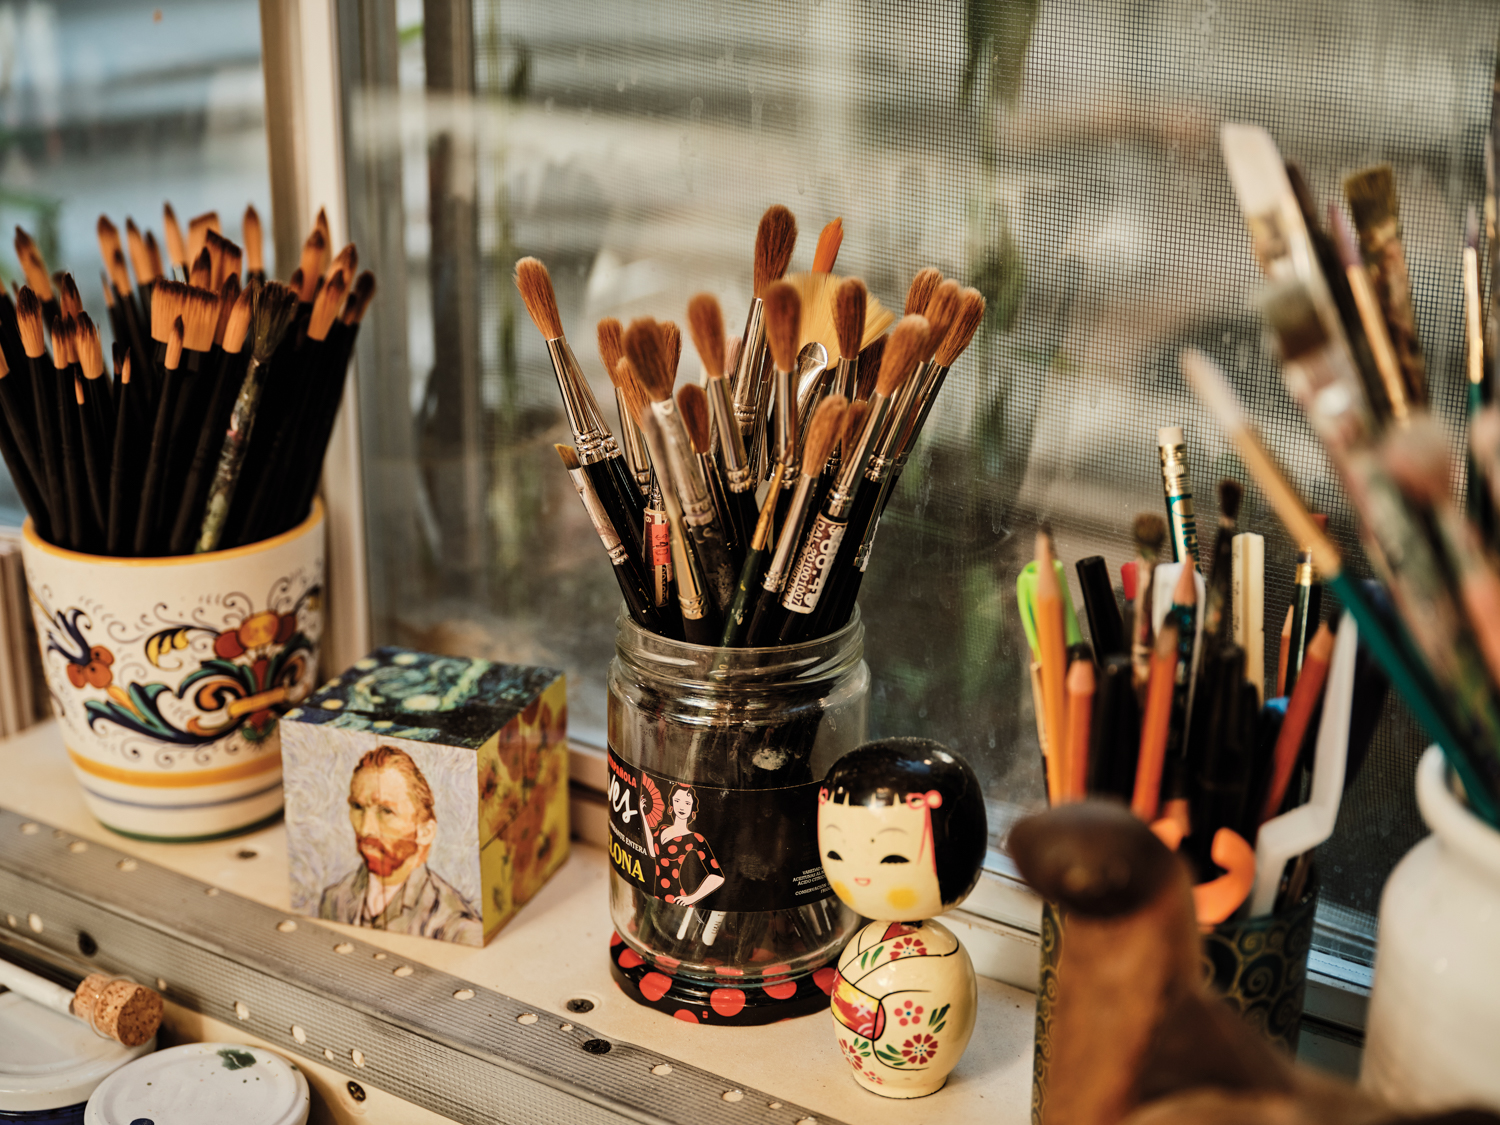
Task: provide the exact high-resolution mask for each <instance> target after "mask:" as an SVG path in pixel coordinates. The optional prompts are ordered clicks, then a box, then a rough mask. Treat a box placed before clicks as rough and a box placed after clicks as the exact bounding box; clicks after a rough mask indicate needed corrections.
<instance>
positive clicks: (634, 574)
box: [553, 444, 662, 633]
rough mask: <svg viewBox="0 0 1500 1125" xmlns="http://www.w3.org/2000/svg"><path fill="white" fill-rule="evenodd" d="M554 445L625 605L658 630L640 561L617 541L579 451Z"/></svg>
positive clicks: (641, 623)
mask: <svg viewBox="0 0 1500 1125" xmlns="http://www.w3.org/2000/svg"><path fill="white" fill-rule="evenodd" d="M553 448H554V449H556V450H557V455H558V456H559V457H561V458H562V463H563V468H565V469H566V470H567V471H568V476H569V477H570V478H571V479H572V481H573V487H574V488H576V489H577V490H578V498H579V499H580V500H582V501H583V508H584V511H586V512H587V513H588V516H589V522H590V523H592V524H593V525H594V532H595V533H596V534H597V535H598V536H599V541H600V542H601V543H603V544H604V551H605V553H606V554H608V555H609V561H610V564H611V568H612V569H613V570H614V572H615V579H616V581H618V582H619V584H620V593H621V595H622V596H623V597H624V599H625V608H626V609H627V610H628V611H629V612H630V616H631V618H632V619H633V620H634V621H635V623H636V624H637V625H639V626H640V627H641V628H642V629H649V630H651V631H652V632H653V633H660V632H661V631H662V622H661V618H660V615H659V614H658V613H657V611H656V606H655V605H654V604H653V600H652V597H651V595H650V594H649V593H648V592H647V588H646V579H645V576H644V575H643V574H642V573H641V568H640V563H639V562H638V561H637V560H636V559H635V558H634V557H632V556H631V554H630V552H629V551H627V550H626V549H625V545H624V544H623V543H621V542H620V537H619V536H618V535H616V534H615V529H614V526H613V525H612V524H611V523H610V522H609V513H607V512H606V511H605V510H604V506H603V505H602V504H601V503H599V497H598V495H597V494H596V493H595V492H594V482H593V480H592V479H590V477H589V475H588V474H587V473H586V472H584V471H583V466H582V464H581V463H580V462H579V460H578V454H577V453H575V452H574V451H573V449H572V447H571V446H567V445H560V444H554V445H553Z"/></svg>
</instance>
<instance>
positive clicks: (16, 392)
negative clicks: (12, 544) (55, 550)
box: [0, 352, 52, 540]
mask: <svg viewBox="0 0 1500 1125" xmlns="http://www.w3.org/2000/svg"><path fill="white" fill-rule="evenodd" d="M20 383H21V378H20V376H19V375H15V376H13V375H12V374H11V370H10V365H9V364H8V363H7V362H6V360H5V355H4V353H3V352H0V411H3V413H4V418H5V424H4V426H0V455H3V457H4V459H5V467H6V468H7V469H8V470H9V471H10V479H11V480H12V481H13V482H15V486H16V493H17V495H19V496H20V498H21V503H22V504H23V505H24V506H25V508H26V512H27V514H28V515H30V516H31V519H32V523H33V525H34V526H35V528H36V532H37V534H38V535H40V536H41V537H42V538H43V539H44V540H47V539H51V538H52V522H51V513H50V512H49V511H48V509H47V502H46V500H45V499H44V498H43V495H42V487H43V485H42V481H43V479H44V478H43V472H42V467H41V464H40V461H39V459H38V454H37V449H36V443H35V442H34V441H32V433H31V421H30V419H29V417H28V414H29V412H30V406H29V404H28V403H25V402H23V401H21V399H22V390H21V387H20Z"/></svg>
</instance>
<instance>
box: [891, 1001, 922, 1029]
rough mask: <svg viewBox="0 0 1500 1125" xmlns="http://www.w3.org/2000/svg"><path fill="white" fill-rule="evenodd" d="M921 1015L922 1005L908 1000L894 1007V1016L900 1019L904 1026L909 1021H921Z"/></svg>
mask: <svg viewBox="0 0 1500 1125" xmlns="http://www.w3.org/2000/svg"><path fill="white" fill-rule="evenodd" d="M921 1015H922V1006H921V1005H920V1004H913V1003H912V1001H910V1000H908V1001H907V1002H906V1003H905V1004H902V1005H901V1006H900V1007H899V1008H897V1009H896V1018H897V1019H898V1020H900V1022H901V1026H902V1027H905V1026H906V1025H907V1024H909V1023H919V1022H921V1021H920V1017H921Z"/></svg>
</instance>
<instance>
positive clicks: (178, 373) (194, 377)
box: [0, 205, 375, 557]
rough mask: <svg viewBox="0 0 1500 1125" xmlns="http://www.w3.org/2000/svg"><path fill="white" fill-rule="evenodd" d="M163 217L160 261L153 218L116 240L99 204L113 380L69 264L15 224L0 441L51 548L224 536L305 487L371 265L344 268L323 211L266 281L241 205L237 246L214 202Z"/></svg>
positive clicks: (171, 545) (236, 541) (4, 321)
mask: <svg viewBox="0 0 1500 1125" xmlns="http://www.w3.org/2000/svg"><path fill="white" fill-rule="evenodd" d="M163 218H164V221H165V228H166V243H167V257H168V259H169V263H170V264H168V265H165V266H164V263H163V260H162V256H161V251H160V249H159V247H158V245H157V242H156V238H155V236H154V234H153V233H152V232H151V231H146V232H145V233H144V234H143V233H142V232H141V231H140V230H139V229H138V228H137V227H136V225H135V223H134V222H133V221H130V220H127V221H126V224H125V232H126V239H125V242H126V245H125V246H122V245H121V238H120V234H119V231H118V229H117V228H116V227H115V226H114V224H113V223H111V222H110V221H109V219H108V218H107V217H104V216H101V217H100V219H99V226H98V233H99V248H100V251H101V253H102V255H103V258H104V267H105V268H104V271H103V278H102V280H103V284H104V295H105V301H106V304H107V306H108V309H109V320H110V328H111V330H112V334H113V337H114V340H113V346H112V348H111V359H112V361H113V363H112V367H113V378H111V377H110V375H109V374H108V372H107V371H106V362H105V352H104V342H103V340H102V339H101V337H100V333H99V329H98V327H97V326H96V325H95V324H94V323H93V321H92V320H91V319H90V318H89V316H88V314H87V313H86V312H84V310H83V303H82V300H81V299H80V297H79V292H78V287H77V285H76V284H75V283H74V281H73V278H72V277H71V275H69V274H66V273H61V274H58V275H56V277H55V278H54V277H53V276H52V275H50V274H49V273H48V270H47V266H46V264H45V262H43V260H42V256H41V254H40V252H39V251H38V249H37V247H36V244H35V242H33V240H32V239H31V238H30V236H28V235H27V234H26V233H25V232H24V231H22V230H21V229H20V228H19V227H18V228H17V230H16V253H17V256H18V257H19V259H20V262H21V266H22V269H23V270H24V271H25V274H26V282H27V284H26V285H25V286H23V287H20V288H19V289H18V290H17V292H16V297H15V300H14V302H12V300H11V298H10V296H9V295H8V294H5V293H3V292H0V454H3V455H4V458H5V463H6V466H7V468H9V470H10V475H11V480H12V481H13V482H14V483H15V487H16V491H17V493H18V494H19V495H20V498H21V501H22V503H23V504H24V505H25V506H26V510H27V512H28V513H29V514H30V516H31V518H32V521H33V523H34V525H35V527H36V530H37V534H38V535H40V536H41V537H42V538H43V539H45V540H47V541H48V542H50V543H53V544H55V545H57V546H60V547H65V548H68V549H71V550H77V551H83V552H86V553H90V554H100V555H114V556H122V555H124V556H142V557H156V556H164V555H184V554H190V553H195V552H202V551H213V550H219V549H224V548H229V547H236V546H240V545H243V544H246V543H254V542H258V541H260V540H263V539H266V538H269V537H272V536H275V535H279V534H281V533H282V532H284V531H287V530H289V529H291V528H293V527H295V526H296V525H297V524H299V523H301V522H302V520H303V519H305V518H306V516H307V514H308V511H309V510H310V509H311V506H312V502H313V497H314V495H315V494H316V492H317V487H318V480H319V476H320V474H321V472H322V465H323V454H324V451H325V450H326V448H327V445H328V440H329V437H330V436H331V434H332V431H333V425H334V420H335V418H336V416H337V413H338V407H339V403H340V401H341V399H342V396H343V388H344V379H345V372H346V371H347V369H348V366H349V357H350V354H351V352H352V350H353V347H354V341H355V337H356V335H357V334H358V332H359V324H360V321H361V319H362V318H363V316H364V314H365V312H366V311H367V310H368V308H369V305H370V300H371V298H372V296H373V295H374V292H375V278H374V275H373V274H371V273H370V272H369V271H368V270H367V271H365V272H364V273H362V274H360V275H359V276H358V277H356V276H355V270H356V268H357V264H358V254H357V252H356V251H355V248H354V246H353V245H352V244H351V245H349V246H346V247H345V248H344V249H343V250H342V251H340V252H339V253H338V254H337V255H334V254H332V253H331V241H330V237H329V231H328V221H327V217H326V216H325V215H324V214H323V213H322V212H319V214H318V220H317V223H316V225H315V226H314V229H313V231H312V233H311V234H310V235H309V236H308V239H307V241H306V242H305V243H304V245H303V248H302V257H301V261H300V262H299V264H298V267H297V269H296V270H295V272H293V274H292V276H291V278H290V280H289V281H288V282H287V283H282V282H279V281H270V280H267V279H266V276H265V269H264V265H263V259H262V255H261V229H260V219H259V217H258V215H257V214H256V212H255V209H254V208H253V207H251V208H249V209H247V210H246V212H245V219H244V225H243V233H242V238H243V239H244V246H243V247H241V246H239V245H237V244H235V243H234V242H232V241H230V240H229V239H228V238H226V237H224V235H223V233H222V231H221V227H220V223H219V219H218V216H217V214H215V213H213V212H209V213H207V214H204V215H199V216H197V217H196V218H194V219H192V220H191V222H190V223H189V226H188V233H187V236H186V237H184V236H183V233H182V229H181V227H180V226H179V225H178V222H177V219H176V216H175V215H174V214H173V212H172V208H171V206H170V205H168V206H167V207H166V208H165V210H164V214H163ZM127 248H128V264H127ZM132 269H133V270H134V274H135V279H134V283H133V284H132V281H131V271H132ZM242 270H243V278H242ZM49 344H50V347H49Z"/></svg>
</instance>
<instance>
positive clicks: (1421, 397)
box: [1344, 164, 1427, 404]
mask: <svg viewBox="0 0 1500 1125" xmlns="http://www.w3.org/2000/svg"><path fill="white" fill-rule="evenodd" d="M1344 198H1345V199H1347V200H1348V201H1349V212H1350V214H1352V215H1353V216H1354V226H1355V228H1356V229H1357V230H1358V231H1359V245H1360V250H1361V252H1362V253H1363V255H1364V259H1365V266H1366V268H1367V269H1368V270H1369V271H1370V284H1371V287H1372V288H1373V289H1374V290H1375V296H1376V297H1377V298H1378V299H1379V301H1380V311H1381V313H1382V314H1383V315H1384V319H1385V323H1386V327H1387V329H1388V330H1389V332H1390V339H1391V347H1392V349H1393V350H1394V351H1395V353H1396V359H1397V360H1398V361H1399V362H1400V365H1401V374H1402V378H1403V379H1404V381H1405V383H1406V397H1407V400H1408V401H1409V402H1411V403H1413V404H1425V403H1426V402H1427V364H1426V360H1425V359H1424V358H1423V356H1422V341H1421V338H1420V337H1419V336H1418V334H1417V312H1416V308H1415V307H1414V305H1413V303H1412V296H1411V277H1410V276H1409V275H1408V273H1407V268H1406V248H1405V247H1404V246H1403V245H1402V242H1401V201H1400V199H1399V198H1398V196H1397V194H1396V176H1395V173H1394V172H1393V171H1392V170H1391V166H1390V165H1389V164H1378V165H1376V166H1374V167H1372V168H1364V169H1361V170H1360V171H1358V172H1355V173H1353V174H1351V175H1349V176H1346V177H1345V178H1344Z"/></svg>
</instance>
